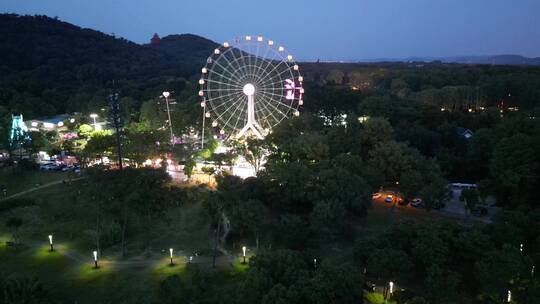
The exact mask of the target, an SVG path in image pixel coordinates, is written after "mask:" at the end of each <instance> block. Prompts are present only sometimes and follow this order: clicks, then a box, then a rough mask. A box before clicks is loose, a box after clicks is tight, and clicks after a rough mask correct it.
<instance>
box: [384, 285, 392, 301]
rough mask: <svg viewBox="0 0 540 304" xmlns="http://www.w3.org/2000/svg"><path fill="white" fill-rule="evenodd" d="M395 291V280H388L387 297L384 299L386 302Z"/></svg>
mask: <svg viewBox="0 0 540 304" xmlns="http://www.w3.org/2000/svg"><path fill="white" fill-rule="evenodd" d="M393 292H394V282H392V281H390V282H388V293H387V295H386V299H384V302H385V303H388V298H390V297H392V293H393Z"/></svg>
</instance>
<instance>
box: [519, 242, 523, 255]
mask: <svg viewBox="0 0 540 304" xmlns="http://www.w3.org/2000/svg"><path fill="white" fill-rule="evenodd" d="M519 252H521V253H523V243H521V244H519Z"/></svg>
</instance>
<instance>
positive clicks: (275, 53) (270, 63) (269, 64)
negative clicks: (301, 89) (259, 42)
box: [261, 49, 285, 77]
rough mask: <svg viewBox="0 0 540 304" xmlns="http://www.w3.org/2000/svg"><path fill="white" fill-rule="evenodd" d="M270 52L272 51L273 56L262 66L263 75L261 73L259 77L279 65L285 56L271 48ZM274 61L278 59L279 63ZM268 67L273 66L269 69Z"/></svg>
mask: <svg viewBox="0 0 540 304" xmlns="http://www.w3.org/2000/svg"><path fill="white" fill-rule="evenodd" d="M272 52H273V53H274V56H273V57H272V60H270V61H268V64H267V65H266V66H265V67H264V71H265V75H262V76H261V77H266V76H268V75H270V74H271V72H272V71H273V70H274V69H275V68H276V67H278V66H279V65H281V63H283V61H284V60H285V58H284V57H283V56H281V54H280V53H279V52H276V50H274V49H272ZM276 61H278V62H279V63H275V62H276ZM270 67H273V69H271V70H270Z"/></svg>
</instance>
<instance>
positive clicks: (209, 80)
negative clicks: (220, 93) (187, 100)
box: [204, 79, 242, 90]
mask: <svg viewBox="0 0 540 304" xmlns="http://www.w3.org/2000/svg"><path fill="white" fill-rule="evenodd" d="M204 81H205V82H211V83H216V84H222V85H226V86H229V87H235V88H238V89H240V90H241V89H242V87H241V86H239V85H236V84H232V83H226V82H222V81H217V80H213V79H205V80H204Z"/></svg>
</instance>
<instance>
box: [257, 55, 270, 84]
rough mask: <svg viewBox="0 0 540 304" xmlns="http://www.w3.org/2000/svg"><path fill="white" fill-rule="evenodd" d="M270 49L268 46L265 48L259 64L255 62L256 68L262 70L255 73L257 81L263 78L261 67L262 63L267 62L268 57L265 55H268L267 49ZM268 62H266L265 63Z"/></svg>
mask: <svg viewBox="0 0 540 304" xmlns="http://www.w3.org/2000/svg"><path fill="white" fill-rule="evenodd" d="M269 50H270V48H269V47H267V48H266V49H265V52H264V55H263V57H261V60H260V65H257V62H256V63H255V65H256V66H257V68H258V69H259V70H260V71H261V72H262V73H260V74H257V81H262V79H263V73H264V69H263V65H264V64H265V63H267V61H268V59H267V56H268V51H269ZM267 64H268V63H267Z"/></svg>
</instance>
